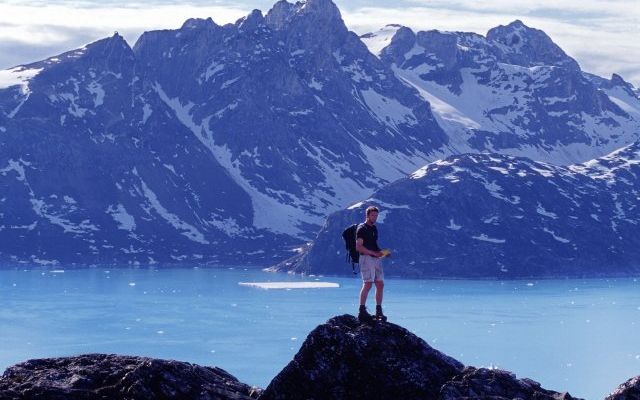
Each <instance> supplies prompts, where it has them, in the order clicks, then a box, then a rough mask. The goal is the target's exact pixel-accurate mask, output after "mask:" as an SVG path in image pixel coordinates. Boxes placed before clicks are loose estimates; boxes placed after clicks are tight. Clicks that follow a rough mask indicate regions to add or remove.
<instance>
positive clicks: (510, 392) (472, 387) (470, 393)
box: [439, 367, 574, 400]
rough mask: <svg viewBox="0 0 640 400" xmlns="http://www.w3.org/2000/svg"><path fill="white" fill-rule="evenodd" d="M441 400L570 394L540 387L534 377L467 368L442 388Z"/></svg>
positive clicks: (553, 399)
mask: <svg viewBox="0 0 640 400" xmlns="http://www.w3.org/2000/svg"><path fill="white" fill-rule="evenodd" d="M439 398H440V399H442V400H462V399H491V400H502V399H504V400H508V399H536V400H560V399H562V400H569V399H574V397H571V395H569V394H568V393H558V392H554V391H551V390H546V389H543V388H542V387H540V384H539V383H538V382H536V381H533V380H531V379H527V378H524V379H517V378H516V376H515V375H514V374H512V373H511V372H508V371H501V370H496V369H487V368H475V367H466V368H465V369H464V371H462V373H461V374H459V375H457V376H455V377H454V378H453V379H452V380H451V381H449V382H447V383H446V384H445V385H444V386H443V387H442V389H441V390H440V397H439Z"/></svg>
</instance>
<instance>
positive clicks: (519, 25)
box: [487, 19, 579, 69]
mask: <svg viewBox="0 0 640 400" xmlns="http://www.w3.org/2000/svg"><path fill="white" fill-rule="evenodd" d="M487 40H488V41H490V42H493V43H494V44H495V45H496V46H497V47H498V48H499V49H500V50H501V51H502V53H503V54H504V58H505V59H506V60H504V61H506V62H508V63H511V64H515V65H522V66H525V67H531V66H536V65H555V66H569V67H572V68H578V69H579V66H578V63H577V62H576V61H575V60H574V59H573V58H571V57H569V56H568V55H567V54H566V53H565V52H564V51H563V50H562V49H561V48H560V47H559V46H558V45H557V44H555V43H554V42H553V40H551V38H550V37H549V36H548V35H547V34H546V33H545V32H544V31H542V30H539V29H535V28H531V27H529V26H527V25H525V24H524V22H522V21H521V20H519V19H516V20H515V21H513V22H511V23H510V24H508V25H506V26H504V25H500V26H497V27H495V28H492V29H490V30H489V32H487Z"/></svg>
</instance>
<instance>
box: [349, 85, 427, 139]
mask: <svg viewBox="0 0 640 400" xmlns="http://www.w3.org/2000/svg"><path fill="white" fill-rule="evenodd" d="M360 94H361V95H362V98H363V99H364V101H365V103H366V105H367V107H368V108H369V110H371V112H372V115H373V116H374V117H375V118H376V119H377V120H378V121H380V122H381V123H383V124H385V125H387V126H390V127H392V128H393V129H395V130H396V131H400V127H399V126H400V125H403V124H407V125H416V124H417V123H418V119H417V118H416V117H415V115H414V114H413V111H412V110H411V109H410V108H409V107H407V106H404V105H402V103H400V102H399V101H398V100H396V99H392V98H389V97H386V96H383V95H381V94H380V93H378V92H376V91H375V90H373V89H367V90H361V91H360Z"/></svg>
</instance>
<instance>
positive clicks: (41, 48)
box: [0, 0, 640, 87]
mask: <svg viewBox="0 0 640 400" xmlns="http://www.w3.org/2000/svg"><path fill="white" fill-rule="evenodd" d="M334 1H335V3H336V4H337V5H338V7H339V8H340V10H341V12H342V17H343V19H344V21H345V23H346V24H347V26H348V27H349V29H351V30H353V31H354V32H356V33H358V34H363V33H366V32H370V31H374V30H377V29H379V28H380V27H382V26H384V25H386V24H389V23H398V24H402V25H406V26H408V27H410V28H412V29H414V30H416V31H417V30H427V29H440V30H457V31H467V32H477V33H480V34H483V35H484V34H486V32H487V30H489V29H490V28H492V27H494V26H497V25H506V24H508V23H509V22H511V21H513V20H514V19H521V20H522V21H523V22H524V23H525V24H527V25H528V26H531V27H535V28H538V29H542V30H544V31H545V32H546V33H547V34H548V35H549V36H551V38H552V39H553V40H554V41H555V42H556V43H557V44H558V45H559V46H560V47H562V48H563V49H564V50H565V51H566V52H567V53H568V54H569V55H570V56H572V57H573V58H575V59H576V60H577V61H578V62H579V63H580V66H581V67H582V69H583V70H585V71H587V72H592V73H595V74H598V75H601V76H605V77H610V75H611V73H614V72H615V73H618V74H620V75H622V77H623V78H625V79H626V80H627V81H630V82H632V83H633V84H634V85H635V86H636V87H638V86H640V0H536V1H520V0H484V1H478V0H393V1H391V0H367V1H365V0H334ZM274 2H275V0H273V1H266V0H236V1H231V0H207V1H203V0H196V1H190V2H177V1H170V0H150V1H148V2H145V3H142V2H138V3H127V2H123V1H116V0H101V1H97V0H48V1H41V0H20V1H18V0H0V69H3V68H8V67H11V66H14V65H18V64H23V63H28V62H32V61H38V60H40V59H42V58H45V57H49V56H52V55H55V54H58V53H61V52H64V51H67V50H71V49H74V48H77V47H81V46H83V45H84V44H86V43H89V42H92V41H95V40H98V39H100V38H103V37H105V36H110V35H112V34H113V32H114V31H118V32H120V34H122V35H123V36H124V37H125V38H126V39H127V41H128V42H129V44H130V45H133V44H134V43H135V41H136V39H137V38H138V36H139V35H140V33H142V32H143V31H145V30H152V29H175V28H178V27H180V25H182V22H184V20H186V19H187V18H191V17H198V18H206V17H212V18H213V20H214V21H215V22H216V23H218V24H224V23H227V22H234V21H235V20H236V19H238V18H240V17H242V16H245V15H246V14H248V13H249V12H250V11H251V10H252V9H254V8H257V9H260V10H262V11H263V12H266V11H267V10H268V9H269V8H270V7H271V6H272V5H273V3H274Z"/></svg>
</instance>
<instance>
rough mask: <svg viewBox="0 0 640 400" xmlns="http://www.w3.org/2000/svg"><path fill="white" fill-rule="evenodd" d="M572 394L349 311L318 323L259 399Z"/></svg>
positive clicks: (449, 398) (556, 396)
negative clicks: (463, 359) (466, 360)
mask: <svg viewBox="0 0 640 400" xmlns="http://www.w3.org/2000/svg"><path fill="white" fill-rule="evenodd" d="M480 398H481V399H495V400H499V399H515V398H520V399H549V400H551V399H573V397H571V396H570V395H568V394H561V393H557V392H552V391H549V390H545V389H543V388H541V387H540V384H538V383H537V382H534V381H532V380H529V379H517V378H516V377H515V375H513V374H511V373H509V372H506V371H500V370H488V369H484V368H481V369H476V368H473V367H466V368H465V367H464V366H463V365H462V364H461V363H460V362H458V361H456V360H454V359H453V358H451V357H449V356H447V355H445V354H443V353H441V352H439V351H437V350H435V349H433V348H432V347H431V346H429V345H428V344H427V343H426V342H425V341H424V340H422V339H420V338H419V337H417V336H415V335H414V334H412V333H411V332H409V331H407V330H406V329H404V328H402V327H400V326H398V325H395V324H391V323H378V324H375V325H374V326H369V325H362V324H360V323H359V322H358V320H357V319H356V318H355V317H353V316H351V315H342V316H339V317H335V318H332V319H331V320H329V321H327V323H326V324H324V325H320V326H318V327H317V328H316V329H315V330H314V331H312V332H311V333H310V334H309V336H308V337H307V339H306V341H305V342H304V343H303V345H302V348H301V349H300V351H299V352H298V354H296V356H295V357H294V359H293V360H292V361H291V362H290V363H289V365H287V366H286V367H285V368H284V369H283V370H282V371H281V372H280V373H279V374H278V375H277V376H276V377H275V378H274V379H273V380H272V381H271V383H270V384H269V386H268V387H267V388H266V389H265V391H264V393H263V394H262V396H261V397H260V399H261V400H288V399H292V400H293V399H316V400H320V399H327V400H329V399H331V400H337V399H404V400H409V399H443V400H444V399H446V400H453V399H480Z"/></svg>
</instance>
